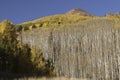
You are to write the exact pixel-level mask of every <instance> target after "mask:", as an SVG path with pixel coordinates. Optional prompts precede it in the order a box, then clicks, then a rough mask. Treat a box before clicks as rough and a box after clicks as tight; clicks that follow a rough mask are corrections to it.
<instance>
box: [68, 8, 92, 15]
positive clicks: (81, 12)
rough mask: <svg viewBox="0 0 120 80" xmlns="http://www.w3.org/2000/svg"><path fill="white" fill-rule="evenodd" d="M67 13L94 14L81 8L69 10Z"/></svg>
mask: <svg viewBox="0 0 120 80" xmlns="http://www.w3.org/2000/svg"><path fill="white" fill-rule="evenodd" d="M67 14H77V15H81V16H92V15H91V14H90V13H88V12H87V11H85V10H82V9H80V8H74V9H72V10H70V11H68V12H67Z"/></svg>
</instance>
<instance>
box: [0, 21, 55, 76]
mask: <svg viewBox="0 0 120 80" xmlns="http://www.w3.org/2000/svg"><path fill="white" fill-rule="evenodd" d="M0 30H1V31H0V73H1V72H4V73H15V74H27V75H29V74H30V75H37V76H54V75H55V69H54V66H53V65H52V62H51V60H49V59H47V60H46V59H45V58H44V57H43V53H42V51H41V50H40V49H38V48H37V47H35V46H32V47H31V46H30V45H28V44H23V43H22V42H21V41H19V39H18V34H17V30H16V28H15V25H14V24H12V23H11V22H9V21H8V20H4V21H3V22H2V23H1V25H0Z"/></svg>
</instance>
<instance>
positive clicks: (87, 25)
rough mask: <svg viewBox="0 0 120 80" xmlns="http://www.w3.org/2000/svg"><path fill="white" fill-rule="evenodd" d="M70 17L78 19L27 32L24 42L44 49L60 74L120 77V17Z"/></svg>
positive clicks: (109, 79)
mask: <svg viewBox="0 0 120 80" xmlns="http://www.w3.org/2000/svg"><path fill="white" fill-rule="evenodd" d="M69 16H73V17H74V18H70V17H68V18H67V19H69V20H65V21H66V22H65V21H63V23H60V24H56V23H50V24H48V25H47V26H42V27H39V28H34V29H32V30H27V31H23V32H22V34H21V35H22V41H23V42H24V43H29V44H31V45H34V46H37V47H39V48H41V49H42V51H43V53H44V54H43V56H44V57H45V58H46V59H52V61H53V63H54V66H55V69H56V75H57V77H59V76H60V77H61V76H64V77H70V78H71V77H72V78H74V77H75V78H87V79H91V80H116V79H119V74H120V73H119V70H120V67H119V55H120V53H119V50H120V45H119V44H120V36H119V35H120V25H119V24H120V16H119V15H107V16H104V17H96V16H79V15H69ZM50 17H51V18H54V16H53V17H52V16H50ZM50 17H45V18H41V21H43V22H44V21H47V20H48V19H50ZM57 17H60V16H57ZM63 19H64V18H63ZM72 20H73V21H72ZM37 21H39V20H37ZM70 21H71V22H70ZM48 22H51V20H50V21H48ZM64 22H65V23H64ZM34 24H35V23H34Z"/></svg>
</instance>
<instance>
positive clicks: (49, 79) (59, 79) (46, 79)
mask: <svg viewBox="0 0 120 80" xmlns="http://www.w3.org/2000/svg"><path fill="white" fill-rule="evenodd" d="M14 80H90V79H80V78H78V79H76V78H65V77H59V78H58V77H57V78H45V77H43V78H20V79H14Z"/></svg>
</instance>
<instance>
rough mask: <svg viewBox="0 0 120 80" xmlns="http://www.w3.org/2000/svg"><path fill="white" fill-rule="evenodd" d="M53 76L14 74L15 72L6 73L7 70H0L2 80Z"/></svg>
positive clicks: (26, 79)
mask: <svg viewBox="0 0 120 80" xmlns="http://www.w3.org/2000/svg"><path fill="white" fill-rule="evenodd" d="M42 77H46V78H51V77H50V76H45V75H42V74H39V75H37V74H14V73H6V72H0V80H19V79H20V80H21V79H23V80H28V78H42Z"/></svg>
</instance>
